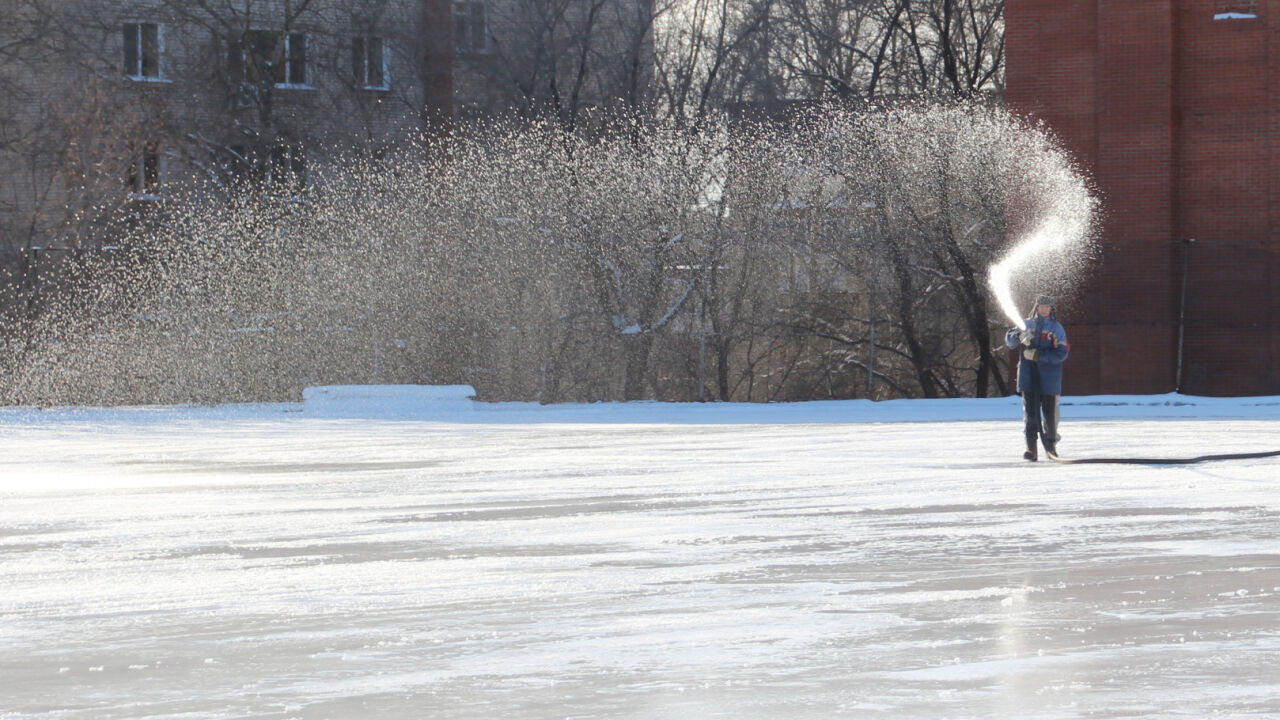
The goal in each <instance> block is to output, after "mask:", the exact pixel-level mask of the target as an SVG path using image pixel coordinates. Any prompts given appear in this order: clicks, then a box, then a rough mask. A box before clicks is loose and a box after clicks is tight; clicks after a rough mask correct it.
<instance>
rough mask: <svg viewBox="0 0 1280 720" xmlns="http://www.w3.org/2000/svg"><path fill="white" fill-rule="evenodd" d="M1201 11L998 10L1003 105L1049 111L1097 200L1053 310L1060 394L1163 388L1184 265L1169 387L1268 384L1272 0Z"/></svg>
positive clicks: (1273, 258) (1095, 4) (1198, 6)
mask: <svg viewBox="0 0 1280 720" xmlns="http://www.w3.org/2000/svg"><path fill="white" fill-rule="evenodd" d="M1214 12H1215V6H1214V4H1213V3H1209V2H1205V1H1204V0H1146V1H1145V2H1141V3H1134V2H1129V1H1124V0H1015V1H1014V2H1010V3H1006V8H1005V13H1006V53H1007V56H1006V58H1007V87H1008V91H1007V97H1008V100H1009V103H1010V105H1011V106H1012V107H1013V108H1014V109H1015V110H1017V111H1019V112H1024V113H1028V114H1031V115H1034V116H1037V117H1039V118H1042V119H1044V120H1045V121H1046V122H1048V123H1049V125H1050V126H1051V127H1052V128H1054V130H1055V131H1056V132H1057V133H1058V134H1059V135H1060V136H1062V137H1063V139H1064V142H1065V145H1066V146H1067V147H1068V149H1070V150H1071V151H1072V152H1073V153H1075V154H1076V155H1077V157H1078V158H1079V159H1080V161H1081V163H1082V164H1083V165H1084V166H1085V167H1086V168H1088V169H1089V170H1090V171H1091V172H1092V174H1093V176H1094V179H1095V180H1096V182H1097V185H1098V188H1099V190H1100V191H1101V192H1102V195H1103V203H1104V220H1103V228H1102V236H1101V238H1102V252H1101V257H1100V259H1099V262H1098V263H1097V265H1096V267H1095V268H1093V272H1092V273H1091V277H1090V280H1089V281H1088V284H1087V286H1086V287H1085V288H1083V289H1082V293H1081V295H1082V297H1081V299H1080V300H1079V301H1077V302H1076V303H1075V307H1063V308H1061V309H1060V312H1061V315H1062V318H1063V320H1064V321H1065V322H1066V323H1067V324H1068V330H1069V331H1070V333H1071V338H1072V357H1071V360H1069V361H1068V362H1069V365H1068V375H1067V388H1066V390H1067V392H1068V393H1070V394H1095V393H1121V392H1122V393H1161V392H1169V391H1171V390H1173V389H1175V388H1176V387H1178V367H1179V366H1178V358H1179V353H1178V347H1179V346H1178V336H1179V332H1178V330H1179V317H1180V309H1181V304H1182V284H1183V283H1182V280H1183V267H1184V265H1183V263H1184V260H1185V261H1186V267H1187V274H1186V277H1187V283H1186V289H1187V292H1186V322H1185V327H1184V333H1185V340H1184V343H1183V346H1182V376H1181V390H1182V391H1183V392H1186V393H1189V394H1202V395H1249V394H1277V393H1280V370H1277V367H1276V366H1277V364H1280V353H1277V350H1278V349H1280V329H1278V328H1277V323H1276V319H1275V318H1276V317H1277V316H1278V313H1277V310H1280V307H1278V305H1280V297H1278V296H1277V293H1278V292H1280V287H1277V286H1278V285H1280V281H1278V280H1277V275H1278V274H1280V243H1278V242H1277V228H1278V226H1280V217H1278V215H1280V197H1276V194H1277V193H1280V183H1277V182H1273V178H1277V179H1280V143H1278V142H1276V141H1275V140H1273V138H1275V137H1276V131H1277V130H1280V82H1272V79H1273V78H1274V79H1275V80H1276V81H1280V45H1277V44H1278V43H1280V33H1277V32H1273V31H1270V28H1271V27H1272V26H1273V22H1276V21H1280V0H1263V1H1262V2H1259V3H1258V16H1259V17H1258V19H1254V20H1215V19H1214ZM1276 27H1277V28H1278V29H1280V25H1277V26H1276ZM1273 45H1277V46H1276V47H1272V46H1273ZM1273 66H1274V69H1273ZM1192 238H1193V239H1194V240H1195V242H1194V243H1188V242H1186V241H1187V240H1188V239H1192ZM1184 254H1185V258H1184Z"/></svg>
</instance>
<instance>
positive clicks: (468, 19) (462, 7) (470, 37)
mask: <svg viewBox="0 0 1280 720" xmlns="http://www.w3.org/2000/svg"><path fill="white" fill-rule="evenodd" d="M475 8H479V9H480V13H479V14H480V20H481V22H480V35H479V37H480V40H479V42H477V41H476V22H475V19H476V12H475ZM460 20H461V21H462V22H465V23H466V25H465V35H466V38H465V40H463V41H462V42H459V38H458V36H459V34H461V33H459V32H458V30H459V28H460V26H459V24H458V23H459V21H460ZM453 46H454V49H455V50H456V51H458V52H460V53H467V54H471V55H485V54H487V53H488V52H489V4H488V3H487V2H484V0H461V1H460V2H454V3H453Z"/></svg>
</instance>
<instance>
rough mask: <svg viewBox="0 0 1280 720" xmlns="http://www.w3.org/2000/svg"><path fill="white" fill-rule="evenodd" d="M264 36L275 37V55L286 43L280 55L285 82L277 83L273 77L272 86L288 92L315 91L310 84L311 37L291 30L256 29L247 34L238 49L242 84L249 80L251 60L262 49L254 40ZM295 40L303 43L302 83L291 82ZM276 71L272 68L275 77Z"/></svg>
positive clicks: (282, 75)
mask: <svg viewBox="0 0 1280 720" xmlns="http://www.w3.org/2000/svg"><path fill="white" fill-rule="evenodd" d="M263 35H271V36H274V38H275V42H276V46H273V48H272V54H273V55H274V54H275V48H276V47H279V44H280V43H284V46H283V49H282V51H281V54H280V62H281V64H280V66H279V67H280V70H281V77H282V78H283V81H277V80H276V79H275V77H272V78H271V83H272V85H273V86H274V87H276V88H281V89H286V90H287V89H295V90H311V89H313V88H312V86H311V83H310V80H311V67H310V66H311V62H310V57H309V56H310V50H311V40H310V37H309V36H308V35H307V34H306V33H302V32H294V31H291V30H268V29H257V28H255V29H252V30H250V31H248V32H246V33H245V34H244V37H243V38H242V39H241V40H240V46H239V48H238V52H239V57H240V61H239V62H240V73H241V77H240V78H238V80H239V81H240V82H244V81H246V80H248V79H249V75H248V72H249V67H250V64H251V60H253V57H252V55H253V53H254V52H256V51H257V50H259V49H260V48H257V47H256V46H255V45H254V43H253V40H254V39H256V38H257V37H260V36H263ZM295 38H301V40H302V43H303V51H302V70H301V72H300V73H299V74H300V75H301V76H302V78H301V82H292V81H291V80H290V78H291V77H292V76H293V74H294V68H293V53H292V49H293V43H294V41H295ZM275 69H276V68H272V71H273V75H274V71H275Z"/></svg>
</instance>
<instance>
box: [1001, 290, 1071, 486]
mask: <svg viewBox="0 0 1280 720" xmlns="http://www.w3.org/2000/svg"><path fill="white" fill-rule="evenodd" d="M1004 341H1005V344H1006V345H1008V346H1009V349H1010V350H1017V349H1021V351H1022V354H1021V358H1020V359H1019V361H1018V393H1019V394H1021V395H1022V418H1023V432H1024V433H1025V434H1026V436H1027V451H1026V452H1025V453H1023V454H1022V457H1023V458H1025V459H1027V460H1031V461H1033V462H1034V461H1035V460H1037V459H1038V458H1037V452H1036V436H1037V435H1039V436H1041V437H1042V438H1043V439H1044V450H1045V452H1046V453H1047V454H1049V455H1057V454H1058V441H1059V440H1060V439H1061V436H1060V435H1059V434H1058V399H1059V396H1061V395H1062V363H1063V361H1064V360H1066V359H1067V354H1068V353H1069V352H1070V351H1071V346H1070V345H1068V344H1067V331H1066V328H1064V327H1062V323H1060V322H1058V316H1057V313H1056V311H1055V308H1054V300H1053V297H1052V296H1051V295H1038V296H1037V297H1036V303H1035V306H1034V307H1033V308H1032V310H1031V316H1030V317H1028V318H1027V328H1026V329H1025V330H1020V329H1018V328H1012V329H1010V330H1009V332H1008V333H1006V334H1005V337H1004Z"/></svg>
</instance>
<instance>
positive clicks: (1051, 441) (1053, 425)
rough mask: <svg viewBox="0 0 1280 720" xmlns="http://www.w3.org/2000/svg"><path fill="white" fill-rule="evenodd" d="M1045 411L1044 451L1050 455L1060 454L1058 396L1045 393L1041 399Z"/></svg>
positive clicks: (1060, 437)
mask: <svg viewBox="0 0 1280 720" xmlns="http://www.w3.org/2000/svg"><path fill="white" fill-rule="evenodd" d="M1040 405H1041V407H1042V409H1043V411H1044V451H1045V452H1046V453H1048V454H1050V455H1057V454H1058V441H1059V440H1061V439H1062V436H1061V435H1059V434H1058V396H1057V395H1045V396H1044V397H1043V398H1041V399H1040Z"/></svg>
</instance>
